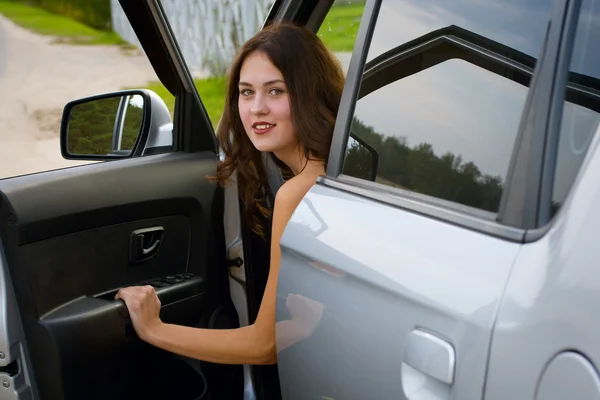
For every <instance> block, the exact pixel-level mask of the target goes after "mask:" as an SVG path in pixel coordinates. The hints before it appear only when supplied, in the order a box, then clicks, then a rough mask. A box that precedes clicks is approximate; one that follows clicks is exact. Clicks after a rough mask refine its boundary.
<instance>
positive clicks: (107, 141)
mask: <svg viewBox="0 0 600 400" xmlns="http://www.w3.org/2000/svg"><path fill="white" fill-rule="evenodd" d="M172 128H173V124H172V122H171V115H170V113H169V111H168V108H167V106H166V105H165V104H164V101H162V99H161V98H160V97H158V95H156V94H155V93H154V92H152V91H150V90H145V89H143V90H123V91H119V92H112V93H106V94H101V95H96V96H90V97H85V98H81V99H77V100H73V101H71V102H69V103H67V105H66V106H65V108H64V111H63V116H62V121H61V128H60V144H61V152H62V156H63V157H64V158H66V159H75V160H82V159H83V160H112V159H120V158H127V157H133V156H140V155H144V154H147V151H146V150H147V148H148V144H152V146H154V147H156V146H158V147H159V148H160V149H162V150H170V149H171V148H172V146H173V137H172ZM149 139H151V140H149ZM149 142H152V143H149Z"/></svg>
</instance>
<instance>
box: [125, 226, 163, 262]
mask: <svg viewBox="0 0 600 400" xmlns="http://www.w3.org/2000/svg"><path fill="white" fill-rule="evenodd" d="M163 232H164V228H163V227H162V226H155V227H152V228H145V229H138V230H135V231H133V232H131V240H130V254H129V262H130V263H132V264H135V263H140V262H142V261H146V260H148V259H150V258H152V257H154V255H155V254H156V253H157V252H158V249H159V247H160V244H161V242H162V236H163Z"/></svg>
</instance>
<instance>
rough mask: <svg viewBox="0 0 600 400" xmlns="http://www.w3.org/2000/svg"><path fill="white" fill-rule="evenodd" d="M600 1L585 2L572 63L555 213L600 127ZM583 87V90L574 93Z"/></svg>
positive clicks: (557, 162)
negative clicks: (599, 44) (599, 48)
mask: <svg viewBox="0 0 600 400" xmlns="http://www.w3.org/2000/svg"><path fill="white" fill-rule="evenodd" d="M599 40H600V0H586V1H584V2H583V3H582V7H581V13H580V16H579V24H578V27H577V31H576V33H575V45H574V47H573V54H572V57H571V63H570V71H571V74H570V77H569V80H570V82H571V88H570V89H568V90H567V93H566V101H565V104H564V107H563V114H562V126H561V133H560V138H559V144H558V153H557V154H558V155H557V161H556V172H555V176H554V187H553V195H552V212H553V213H554V212H556V211H557V210H558V209H559V208H560V206H561V205H562V204H563V203H564V201H565V198H566V197H567V194H568V193H569V190H570V189H571V186H572V184H573V181H574V180H575V176H576V175H577V172H578V171H579V168H580V167H581V164H582V162H583V159H584V157H585V155H586V153H587V150H588V148H589V145H590V143H591V141H592V139H593V137H594V135H595V134H597V133H596V132H597V131H598V128H599V126H600V52H599V51H598V41H599ZM575 88H581V89H583V90H575Z"/></svg>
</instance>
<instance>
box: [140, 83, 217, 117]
mask: <svg viewBox="0 0 600 400" xmlns="http://www.w3.org/2000/svg"><path fill="white" fill-rule="evenodd" d="M194 83H195V84H196V88H197V89H198V93H199V94H200V99H201V100H202V104H204V107H205V108H206V112H207V113H208V117H209V118H210V122H211V123H212V125H213V127H215V128H216V126H217V124H218V123H219V120H220V119H221V114H222V113H223V107H224V106H225V93H226V91H227V78H226V77H225V76H221V77H211V78H206V79H195V80H194ZM146 88H147V89H150V90H152V91H153V92H155V93H156V94H157V95H159V96H160V97H161V98H162V99H163V101H164V102H165V104H166V105H167V107H168V108H169V110H170V111H171V115H173V110H174V107H175V97H173V95H172V94H171V93H170V92H169V91H168V90H167V88H166V87H165V86H164V85H163V84H162V83H160V82H157V81H153V82H149V83H148V85H147V86H146Z"/></svg>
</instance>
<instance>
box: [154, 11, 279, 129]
mask: <svg viewBox="0 0 600 400" xmlns="http://www.w3.org/2000/svg"><path fill="white" fill-rule="evenodd" d="M273 3H274V0H244V1H206V0H201V1H200V0H186V1H180V0H161V5H162V7H163V10H164V12H165V14H166V16H167V18H168V20H169V24H170V26H171V30H172V31H173V34H174V36H175V40H176V41H177V44H178V46H179V48H180V50H181V53H182V55H183V59H184V61H185V63H186V64H187V66H188V69H189V71H190V73H191V74H192V77H193V79H194V83H195V85H196V89H197V90H198V93H199V94H200V98H201V100H202V103H203V104H204V107H205V108H206V111H207V113H208V116H209V118H210V121H211V123H212V125H213V127H216V126H217V124H218V123H219V120H220V118H221V114H222V113H223V107H224V106H225V94H226V93H227V77H226V75H227V71H228V68H229V66H230V64H231V61H232V60H233V57H234V56H235V54H236V52H237V51H238V50H239V48H240V46H242V45H243V44H244V43H245V42H246V41H247V40H248V39H250V38H251V37H252V36H253V35H254V34H255V33H256V32H258V31H259V30H260V28H261V27H262V25H263V22H264V21H265V19H266V18H267V14H268V12H269V10H270V8H271V6H272V5H273Z"/></svg>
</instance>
